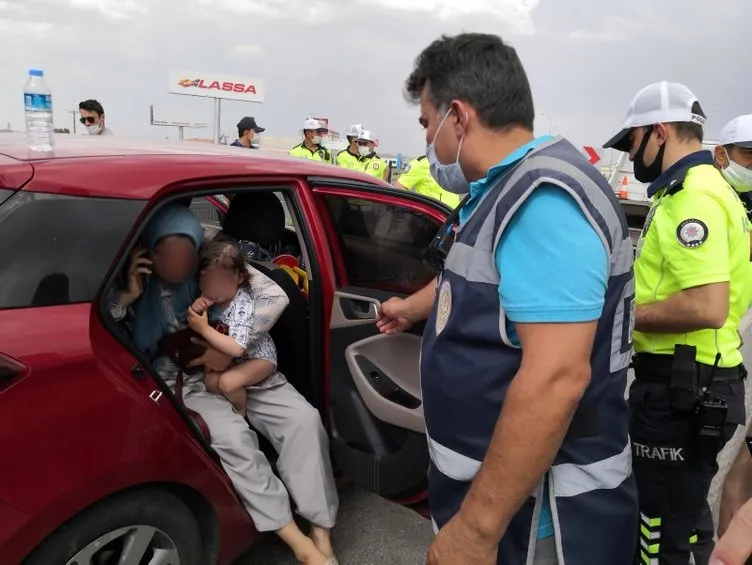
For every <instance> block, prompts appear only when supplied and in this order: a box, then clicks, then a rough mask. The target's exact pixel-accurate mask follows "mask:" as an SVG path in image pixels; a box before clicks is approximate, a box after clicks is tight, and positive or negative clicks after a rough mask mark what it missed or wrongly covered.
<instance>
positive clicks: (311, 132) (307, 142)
mask: <svg viewBox="0 0 752 565" xmlns="http://www.w3.org/2000/svg"><path fill="white" fill-rule="evenodd" d="M328 131H329V130H328V129H327V128H326V127H325V126H324V125H323V124H322V123H321V122H319V121H318V120H314V119H312V118H308V119H307V120H306V121H305V122H303V142H302V143H301V144H300V145H296V146H295V147H293V148H292V149H290V155H291V156H292V157H301V158H303V159H310V160H311V161H320V162H322V163H329V164H330V165H333V164H334V161H333V159H332V154H331V152H330V151H329V150H328V149H327V148H326V147H324V145H323V141H324V136H325V135H326V134H327V133H328Z"/></svg>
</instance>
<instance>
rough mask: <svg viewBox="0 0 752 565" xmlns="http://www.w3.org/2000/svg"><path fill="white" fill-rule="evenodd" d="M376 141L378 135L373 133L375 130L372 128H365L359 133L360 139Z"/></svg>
mask: <svg viewBox="0 0 752 565" xmlns="http://www.w3.org/2000/svg"><path fill="white" fill-rule="evenodd" d="M361 140H362V141H371V142H374V141H376V137H375V136H374V135H373V132H371V131H370V130H367V129H364V130H362V131H361V132H360V133H359V134H358V141H361Z"/></svg>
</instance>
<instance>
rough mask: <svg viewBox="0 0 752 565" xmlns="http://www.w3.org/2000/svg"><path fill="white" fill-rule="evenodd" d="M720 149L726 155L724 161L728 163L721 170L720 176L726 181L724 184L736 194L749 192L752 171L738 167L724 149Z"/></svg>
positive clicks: (751, 188)
mask: <svg viewBox="0 0 752 565" xmlns="http://www.w3.org/2000/svg"><path fill="white" fill-rule="evenodd" d="M721 149H723V152H724V153H725V154H726V161H727V162H728V165H726V167H725V168H723V169H721V174H722V175H723V178H725V179H726V182H727V183H729V184H730V185H731V187H732V188H733V189H734V190H736V191H737V192H749V191H750V190H752V170H750V169H748V168H746V167H744V166H742V165H740V164H739V163H737V162H736V161H732V160H731V156H730V155H729V154H728V151H726V148H725V147H722V148H721Z"/></svg>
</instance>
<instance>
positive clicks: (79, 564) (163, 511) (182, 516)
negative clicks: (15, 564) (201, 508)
mask: <svg viewBox="0 0 752 565" xmlns="http://www.w3.org/2000/svg"><path fill="white" fill-rule="evenodd" d="M152 534H153V537H152V538H151V541H149V542H148V544H149V545H148V548H146V549H145V550H144V551H143V552H142V553H141V554H139V555H142V558H141V559H136V560H135V561H133V555H131V560H128V559H123V561H125V562H128V563H131V562H134V563H138V562H139V561H141V562H144V563H146V562H151V560H150V559H149V556H153V555H154V553H155V552H161V553H162V554H163V559H164V561H159V563H164V564H165V565H201V563H200V561H201V555H202V548H201V531H200V530H199V527H198V524H197V522H196V519H195V518H194V516H193V513H192V512H191V510H190V509H189V508H188V506H187V505H186V504H185V503H184V502H183V501H182V500H181V499H180V498H178V497H177V496H175V495H173V494H171V493H169V492H166V491H158V490H143V491H137V492H131V493H123V494H120V495H116V496H114V497H112V498H108V499H106V500H103V501H102V502H99V503H96V504H94V505H93V506H91V507H90V508H87V509H86V510H84V511H82V512H81V513H80V514H78V515H77V516H75V517H74V518H72V519H71V520H70V521H68V522H67V523H65V524H63V525H62V526H61V527H60V528H58V529H57V530H56V531H55V532H53V533H52V534H51V535H50V536H48V537H47V538H46V539H45V540H44V541H43V542H42V543H41V544H40V545H39V546H38V547H37V549H36V550H34V552H33V553H32V554H31V555H29V557H27V558H26V559H25V560H24V562H23V565H53V564H54V565H74V564H75V565H110V563H113V564H117V563H118V562H120V557H121V556H122V555H123V554H124V553H125V552H126V551H129V550H130V551H133V552H138V551H142V550H141V549H135V548H136V546H138V545H141V546H142V547H143V542H144V540H145V536H149V535H152ZM92 552H95V553H94V555H93V556H92ZM170 556H172V558H170ZM144 557H146V559H143V558H144ZM74 558H75V560H74Z"/></svg>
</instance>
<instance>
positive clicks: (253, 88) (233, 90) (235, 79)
mask: <svg viewBox="0 0 752 565" xmlns="http://www.w3.org/2000/svg"><path fill="white" fill-rule="evenodd" d="M170 94H184V95H186V96H202V97H204V98H221V99H224V100H240V101H241V102H263V101H264V81H262V80H260V79H255V78H248V77H239V76H234V75H224V74H218V73H201V72H196V71H170Z"/></svg>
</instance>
